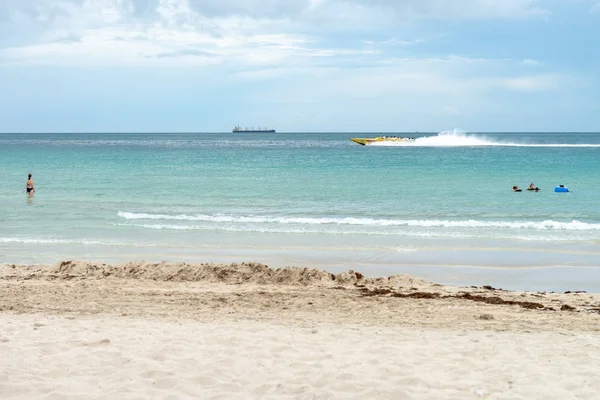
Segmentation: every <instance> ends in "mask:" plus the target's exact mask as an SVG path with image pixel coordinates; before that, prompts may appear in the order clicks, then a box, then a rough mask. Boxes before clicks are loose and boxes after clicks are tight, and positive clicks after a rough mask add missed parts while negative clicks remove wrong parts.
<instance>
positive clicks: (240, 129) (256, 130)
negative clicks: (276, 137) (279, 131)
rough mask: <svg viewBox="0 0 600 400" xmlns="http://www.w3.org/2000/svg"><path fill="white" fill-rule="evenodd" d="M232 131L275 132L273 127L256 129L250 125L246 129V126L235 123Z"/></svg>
mask: <svg viewBox="0 0 600 400" xmlns="http://www.w3.org/2000/svg"><path fill="white" fill-rule="evenodd" d="M231 132H233V133H275V129H267V128H264V129H261V128H260V127H259V128H258V129H254V127H252V129H248V128H242V127H241V126H239V125H236V126H235V127H234V128H233V130H232V131H231Z"/></svg>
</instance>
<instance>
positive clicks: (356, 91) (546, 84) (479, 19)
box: [0, 0, 600, 132]
mask: <svg viewBox="0 0 600 400" xmlns="http://www.w3.org/2000/svg"><path fill="white" fill-rule="evenodd" d="M599 42H600V1H598V0H537V1H536V0H455V1H450V0H285V1H284V0H220V1H215V0H213V1H206V0H146V1H142V0H1V1H0V90H1V91H2V96H0V110H1V111H0V132H145V131H146V132H147V131H152V132H170V131H179V132H182V131H184V132H198V131H200V132H220V131H229V130H231V128H232V127H233V126H234V125H236V124H240V125H242V126H254V127H257V126H269V127H275V128H277V129H278V131H288V132H289V131H293V132H300V131H307V132H323V131H348V132H353V131H386V132H398V131H421V132H424V131H442V130H450V129H454V128H459V129H463V130H466V131H471V132H484V131H600V74H599V72H598V71H599V67H600V43H599Z"/></svg>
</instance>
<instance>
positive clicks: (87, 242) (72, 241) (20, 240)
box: [0, 237, 119, 246]
mask: <svg viewBox="0 0 600 400" xmlns="http://www.w3.org/2000/svg"><path fill="white" fill-rule="evenodd" d="M0 243H24V244H83V245H104V246H115V245H118V244H119V243H117V242H102V241H98V240H86V239H38V238H18V237H3V238H0Z"/></svg>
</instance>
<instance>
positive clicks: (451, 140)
mask: <svg viewBox="0 0 600 400" xmlns="http://www.w3.org/2000/svg"><path fill="white" fill-rule="evenodd" d="M369 146H384V147H385V146H392V147H393V146H398V147H484V146H504V147H597V148H600V144H578V143H537V144H536V143H533V144H532V143H518V142H503V141H497V140H495V139H492V138H490V137H488V136H485V135H481V134H472V133H466V132H462V131H459V130H453V131H443V132H440V133H438V134H437V135H436V136H425V137H420V138H416V139H415V141H413V142H374V143H370V144H369Z"/></svg>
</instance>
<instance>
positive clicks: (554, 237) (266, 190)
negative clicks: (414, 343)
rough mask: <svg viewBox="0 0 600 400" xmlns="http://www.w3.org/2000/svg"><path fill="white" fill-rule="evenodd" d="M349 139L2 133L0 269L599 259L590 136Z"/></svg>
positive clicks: (596, 161) (595, 155) (590, 263)
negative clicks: (379, 142)
mask: <svg viewBox="0 0 600 400" xmlns="http://www.w3.org/2000/svg"><path fill="white" fill-rule="evenodd" d="M380 134H383V133H380ZM356 135H357V134H356V133H295V134H292V133H279V132H278V133H274V134H262V133H261V134H255V133H252V134H245V133H244V134H242V133H240V134H232V133H220V134H195V133H194V134H191V133H190V134H176V133H171V134H148V133H131V134H111V133H107V134H77V133H69V134H6V133H4V134H0V166H1V167H2V170H3V179H2V180H1V181H0V202H1V203H2V204H4V205H5V206H4V207H2V210H1V211H0V222H1V224H0V225H1V226H0V263H6V262H10V263H13V262H27V263H49V262H56V261H59V260H63V259H71V258H73V259H86V258H87V259H95V260H102V256H104V257H105V258H107V260H108V259H110V260H111V261H125V260H132V259H141V258H145V259H152V260H155V259H157V258H160V259H169V258H171V259H175V260H184V259H186V257H187V259H193V260H197V261H198V260H199V258H201V257H206V258H211V257H212V258H213V259H214V260H215V261H225V262H227V261H229V260H232V261H247V260H245V259H244V257H247V258H248V257H256V258H254V259H253V261H266V260H270V261H271V262H272V263H275V264H274V265H275V266H289V265H302V266H319V267H330V268H345V267H352V266H353V265H355V264H356V265H362V266H364V267H365V268H370V269H373V270H376V269H377V268H385V269H386V271H387V269H389V268H393V267H394V266H398V267H402V268H407V269H411V270H412V268H413V266H416V267H415V268H417V272H418V271H422V272H423V273H424V274H426V273H427V271H434V270H436V268H438V267H435V266H436V265H437V266H448V267H452V268H460V267H463V268H466V267H469V268H471V267H473V268H475V267H477V266H481V267H489V268H513V269H515V268H526V267H532V268H541V267H554V268H556V267H561V268H577V267H582V268H583V267H595V266H599V265H600V248H599V247H600V177H599V176H598V174H595V173H594V171H598V170H599V168H600V134H597V133H490V134H483V133H464V132H459V131H450V132H442V133H419V134H415V133H410V135H413V136H415V137H416V140H415V142H411V143H406V144H401V145H396V146H359V145H357V144H355V143H352V142H351V141H350V140H349V139H350V137H355V136H356ZM368 135H372V136H377V135H379V134H377V133H370V134H368ZM29 172H31V173H33V178H34V180H35V182H36V189H37V192H36V196H35V197H34V198H33V199H27V198H26V197H25V195H24V185H25V178H26V174H27V173H29ZM530 182H534V183H535V185H537V186H538V187H540V188H541V189H542V190H541V191H540V192H538V193H530V192H523V193H514V192H512V191H511V187H512V186H513V185H518V186H520V187H522V188H526V187H527V185H528V184H529V183H530ZM558 184H565V185H566V186H568V187H569V189H570V190H571V192H570V193H565V194H558V193H553V188H554V186H556V185H558ZM199 261H202V260H199ZM206 261H209V260H208V259H207V260H206ZM427 266H429V268H428V267H427ZM419 268H420V269H419ZM439 268H442V267H439ZM464 271H466V270H464ZM392 272H393V271H392ZM428 277H430V278H432V279H434V278H435V276H433V277H431V276H428ZM438 280H439V279H438ZM442 280H443V279H442Z"/></svg>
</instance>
